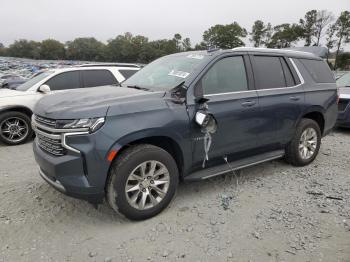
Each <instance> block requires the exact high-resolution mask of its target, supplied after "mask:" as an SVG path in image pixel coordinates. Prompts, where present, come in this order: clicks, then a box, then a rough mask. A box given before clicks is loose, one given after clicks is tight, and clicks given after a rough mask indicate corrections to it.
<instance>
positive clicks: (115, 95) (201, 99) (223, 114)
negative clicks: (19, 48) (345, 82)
mask: <svg viewBox="0 0 350 262" xmlns="http://www.w3.org/2000/svg"><path fill="white" fill-rule="evenodd" d="M337 98H338V97H337V88H336V84H335V80H334V77H333V75H332V72H331V71H330V69H329V67H328V65H327V64H326V63H325V62H324V61H323V60H322V59H320V58H318V57H316V56H314V55H312V54H309V53H303V52H296V51H283V50H273V49H254V48H237V49H233V50H224V51H223V50H216V51H210V52H206V51H197V52H186V53H179V54H174V55H169V56H166V57H163V58H160V59H158V60H156V61H154V62H152V63H151V64H149V65H147V66H146V67H144V68H143V69H142V70H140V71H139V72H138V73H136V74H135V75H133V76H132V77H131V78H129V79H128V80H127V81H125V82H124V83H123V84H122V87H120V88H113V87H102V88H91V89H89V90H74V91H71V92H69V93H57V94H54V95H50V96H47V97H45V98H43V99H41V100H40V101H39V102H38V104H37V105H36V107H35V109H34V114H35V115H33V118H32V124H33V126H34V128H35V132H36V134H37V137H36V139H35V142H34V144H33V147H34V155H35V159H36V161H37V163H38V165H39V167H40V171H39V172H40V175H41V177H42V178H43V179H44V180H45V181H46V182H47V183H49V184H50V185H51V186H53V187H54V188H56V189H57V190H59V191H60V192H62V193H64V194H67V195H69V196H73V197H78V198H82V199H85V200H88V201H89V202H91V203H94V204H98V203H101V202H102V200H103V198H104V197H106V199H107V201H108V203H109V204H110V206H111V207H112V208H113V209H114V210H116V211H120V212H121V213H122V214H124V215H125V216H126V217H128V218H130V219H136V220H139V219H146V218H149V217H152V216H154V215H156V214H158V213H159V212H161V211H162V210H163V209H164V208H165V207H166V206H167V205H168V204H169V202H170V201H171V199H172V198H173V196H174V194H175V191H176V188H177V185H178V181H179V180H180V179H181V180H182V179H183V180H187V181H198V180H202V179H207V178H209V177H214V176H217V175H221V174H223V173H227V172H230V171H232V170H238V169H241V168H244V167H247V166H251V165H255V164H259V163H262V162H265V161H270V160H273V159H279V158H283V157H284V158H285V159H286V160H287V161H288V162H289V163H291V164H292V165H295V166H304V165H308V164H309V163H311V162H312V161H313V160H314V159H315V157H316V156H317V154H318V151H319V148H320V144H321V137H322V136H325V135H326V134H328V133H329V132H330V130H331V129H332V128H333V126H334V124H335V122H336V119H337V104H336V102H337Z"/></svg>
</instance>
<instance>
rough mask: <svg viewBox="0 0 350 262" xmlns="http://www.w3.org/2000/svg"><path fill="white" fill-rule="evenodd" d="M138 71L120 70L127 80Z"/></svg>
mask: <svg viewBox="0 0 350 262" xmlns="http://www.w3.org/2000/svg"><path fill="white" fill-rule="evenodd" d="M137 71H138V70H119V72H120V73H121V74H122V75H123V76H124V77H125V79H128V78H129V77H130V76H132V75H133V74H135V73H136V72H137Z"/></svg>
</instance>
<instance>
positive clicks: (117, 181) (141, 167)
mask: <svg viewBox="0 0 350 262" xmlns="http://www.w3.org/2000/svg"><path fill="white" fill-rule="evenodd" d="M178 177H179V174H178V168H177V165H176V162H175V160H174V159H173V157H172V156H171V155H170V154H169V153H168V152H167V151H165V150H163V149H161V148H159V147H156V146H153V145H136V146H132V147H130V148H128V149H126V150H125V151H124V152H122V153H121V155H120V156H118V159H117V160H116V161H115V163H113V164H112V168H111V170H110V173H109V179H108V181H107V186H106V189H107V190H106V191H107V192H106V194H107V196H106V197H107V201H108V203H109V205H110V206H111V207H112V208H113V209H114V210H115V211H119V212H120V213H122V214H123V215H125V216H126V217H127V218H129V219H133V220H142V219H147V218H150V217H153V216H155V215H157V214H158V213H160V212H161V211H162V210H163V209H165V208H166V207H167V206H168V204H169V203H170V201H171V199H172V198H173V196H174V194H175V191H176V188H177V184H178Z"/></svg>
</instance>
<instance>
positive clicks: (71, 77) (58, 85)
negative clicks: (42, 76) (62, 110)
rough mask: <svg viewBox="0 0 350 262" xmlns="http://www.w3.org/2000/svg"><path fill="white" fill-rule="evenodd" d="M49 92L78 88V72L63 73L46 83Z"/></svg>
mask: <svg viewBox="0 0 350 262" xmlns="http://www.w3.org/2000/svg"><path fill="white" fill-rule="evenodd" d="M45 84H46V85H48V86H49V87H50V89H51V90H64V89H75V88H79V87H80V80H79V71H72V72H65V73H62V74H59V75H56V76H54V77H52V78H51V79H50V80H48V81H47V82H46V83H45Z"/></svg>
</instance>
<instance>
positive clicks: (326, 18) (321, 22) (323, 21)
mask: <svg viewBox="0 0 350 262" xmlns="http://www.w3.org/2000/svg"><path fill="white" fill-rule="evenodd" d="M333 19H334V16H333V14H332V12H329V11H327V10H320V11H317V16H316V22H315V37H316V42H315V45H316V46H319V45H320V40H321V37H322V33H323V31H324V29H325V28H326V27H327V25H328V24H329V23H330V22H332V20H333Z"/></svg>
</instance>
